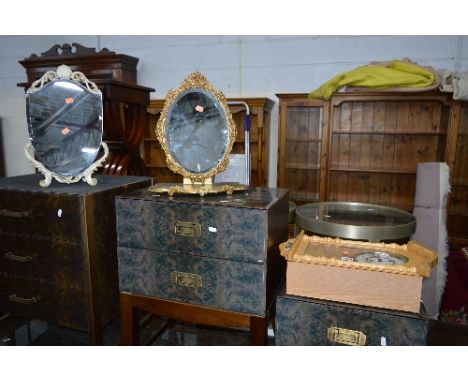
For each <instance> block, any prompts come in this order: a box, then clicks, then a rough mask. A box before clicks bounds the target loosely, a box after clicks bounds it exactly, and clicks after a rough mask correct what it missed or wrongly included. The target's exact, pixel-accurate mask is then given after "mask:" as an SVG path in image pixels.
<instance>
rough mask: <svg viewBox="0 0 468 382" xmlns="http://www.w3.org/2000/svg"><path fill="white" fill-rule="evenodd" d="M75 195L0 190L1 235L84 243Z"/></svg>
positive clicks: (78, 206) (77, 200)
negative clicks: (7, 234) (12, 234)
mask: <svg viewBox="0 0 468 382" xmlns="http://www.w3.org/2000/svg"><path fill="white" fill-rule="evenodd" d="M80 211H81V206H80V201H79V199H78V197H77V196H76V195H57V194H54V193H40V192H34V193H32V192H26V191H24V192H17V191H10V190H0V232H2V233H16V234H24V235H30V236H41V237H52V238H59V239H61V240H68V241H74V242H78V243H79V242H80V241H81V213H80Z"/></svg>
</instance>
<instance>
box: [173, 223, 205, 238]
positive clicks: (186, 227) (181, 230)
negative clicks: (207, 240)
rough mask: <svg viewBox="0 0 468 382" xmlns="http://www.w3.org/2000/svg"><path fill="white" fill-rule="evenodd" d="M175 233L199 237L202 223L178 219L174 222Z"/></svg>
mask: <svg viewBox="0 0 468 382" xmlns="http://www.w3.org/2000/svg"><path fill="white" fill-rule="evenodd" d="M174 233H175V234H176V235H179V236H191V237H198V236H200V235H201V225H200V224H198V223H193V222H181V221H176V222H175V223H174Z"/></svg>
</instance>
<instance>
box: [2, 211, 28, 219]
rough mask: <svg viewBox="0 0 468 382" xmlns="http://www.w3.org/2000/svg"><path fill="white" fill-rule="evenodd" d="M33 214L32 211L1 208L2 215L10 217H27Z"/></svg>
mask: <svg viewBox="0 0 468 382" xmlns="http://www.w3.org/2000/svg"><path fill="white" fill-rule="evenodd" d="M31 215H32V211H31V210H29V211H9V210H0V216H7V217H9V218H27V217H28V216H31Z"/></svg>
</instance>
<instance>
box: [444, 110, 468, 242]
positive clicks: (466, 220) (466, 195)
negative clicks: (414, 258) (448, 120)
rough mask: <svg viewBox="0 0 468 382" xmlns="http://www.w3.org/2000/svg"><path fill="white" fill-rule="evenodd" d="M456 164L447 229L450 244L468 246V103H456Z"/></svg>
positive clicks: (452, 180) (454, 157)
mask: <svg viewBox="0 0 468 382" xmlns="http://www.w3.org/2000/svg"><path fill="white" fill-rule="evenodd" d="M454 110H455V113H454V114H455V121H454V122H455V124H456V125H455V129H454V130H458V133H457V134H455V137H454V140H453V146H454V147H455V149H454V155H453V159H454V164H453V171H452V179H451V185H452V190H451V193H450V194H449V207H448V218H447V229H448V234H449V238H450V244H451V245H453V246H454V247H463V246H468V229H467V226H468V103H462V104H460V103H455V104H454Z"/></svg>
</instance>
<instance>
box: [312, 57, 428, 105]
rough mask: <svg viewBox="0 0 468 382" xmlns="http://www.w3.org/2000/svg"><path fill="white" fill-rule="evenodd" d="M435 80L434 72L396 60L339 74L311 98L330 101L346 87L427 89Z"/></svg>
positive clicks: (317, 90) (313, 92)
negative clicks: (333, 95)
mask: <svg viewBox="0 0 468 382" xmlns="http://www.w3.org/2000/svg"><path fill="white" fill-rule="evenodd" d="M435 80H436V75H435V73H434V72H432V71H430V70H428V69H425V68H423V67H422V66H419V65H416V64H413V63H410V62H407V61H400V60H395V61H391V62H390V63H388V65H386V66H382V65H366V66H359V67H357V68H355V69H353V70H351V71H349V72H345V73H341V74H338V75H337V76H335V77H333V78H332V79H330V80H329V81H327V82H325V83H324V84H323V85H321V86H320V87H319V88H317V89H315V90H314V91H312V92H311V93H309V98H318V99H323V100H329V99H330V98H331V96H332V94H333V93H335V92H336V91H338V90H340V89H341V88H342V87H344V86H360V87H367V88H371V89H386V88H395V87H410V88H425V87H428V86H430V85H432V84H433V83H434V81H435Z"/></svg>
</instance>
